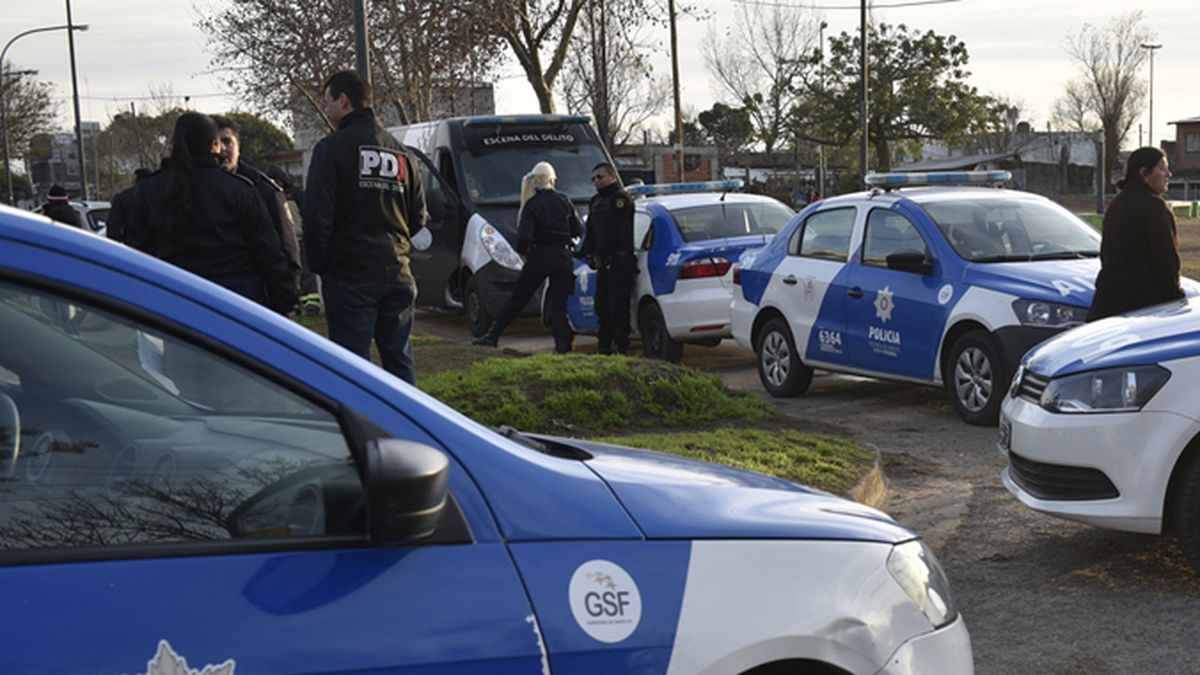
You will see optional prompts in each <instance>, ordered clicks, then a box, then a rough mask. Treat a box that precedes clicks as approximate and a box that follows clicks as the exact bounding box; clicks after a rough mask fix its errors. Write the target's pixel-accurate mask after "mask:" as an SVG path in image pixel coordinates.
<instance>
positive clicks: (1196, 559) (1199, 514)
mask: <svg viewBox="0 0 1200 675" xmlns="http://www.w3.org/2000/svg"><path fill="white" fill-rule="evenodd" d="M1175 480H1176V481H1177V483H1176V488H1175V490H1174V496H1173V497H1172V499H1171V503H1170V504H1168V505H1167V508H1169V509H1170V510H1171V512H1170V514H1169V516H1170V521H1171V526H1172V529H1174V530H1175V538H1176V539H1177V540H1178V541H1179V550H1180V551H1182V552H1183V557H1184V558H1186V559H1187V561H1188V563H1189V564H1190V565H1191V566H1192V569H1194V570H1196V572H1197V573H1200V456H1194V457H1192V458H1191V459H1190V460H1189V461H1188V463H1187V464H1186V465H1185V466H1183V467H1182V468H1181V469H1180V470H1179V475H1178V476H1177V477H1176V479H1175Z"/></svg>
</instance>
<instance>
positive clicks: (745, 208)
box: [567, 180, 795, 362]
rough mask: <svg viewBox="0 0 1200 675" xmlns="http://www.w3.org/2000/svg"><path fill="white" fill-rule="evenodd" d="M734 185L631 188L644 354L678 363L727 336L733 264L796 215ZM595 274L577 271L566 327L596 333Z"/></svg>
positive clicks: (637, 312) (635, 313) (634, 309)
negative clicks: (686, 349) (690, 347)
mask: <svg viewBox="0 0 1200 675" xmlns="http://www.w3.org/2000/svg"><path fill="white" fill-rule="evenodd" d="M742 186H743V183H742V181H740V180H724V181H707V182H699V183H672V184H664V185H636V186H632V187H630V188H629V189H628V192H629V193H630V194H631V195H633V196H635V197H639V199H637V202H636V209H635V213H634V219H633V230H634V246H635V249H636V251H635V253H636V255H637V265H638V275H637V278H636V280H635V282H634V289H633V299H632V301H631V303H630V311H631V313H632V317H631V325H633V326H635V327H636V329H637V332H638V333H639V334H640V335H641V338H642V345H643V349H644V351H645V353H646V356H648V357H650V358H656V359H664V360H667V361H672V362H677V361H679V359H680V358H681V356H682V354H683V345H684V344H688V343H691V344H702V345H706V346H715V345H716V344H718V343H719V342H720V341H721V340H723V339H725V338H729V337H731V336H732V334H731V333H730V329H729V302H730V299H731V296H732V294H733V273H732V267H733V263H734V262H735V261H737V259H738V258H739V257H740V256H741V254H742V253H743V252H744V251H746V250H748V249H752V248H759V247H762V246H763V245H765V244H766V243H767V242H768V241H770V240H771V238H772V237H774V236H775V233H776V232H778V231H779V230H780V228H782V227H783V226H784V225H786V224H787V222H788V221H789V220H791V218H792V216H794V215H795V211H793V210H792V209H791V208H789V207H788V206H786V205H785V204H783V203H782V202H779V201H778V200H776V199H773V198H771V197H767V196H764V195H752V194H743V193H739V192H734V190H739V189H741V188H742ZM595 287H596V273H595V271H593V270H591V269H590V268H588V266H587V265H584V264H582V263H577V264H576V266H575V293H574V294H573V295H572V296H571V297H570V298H569V299H568V301H567V311H568V314H569V315H570V318H571V324H572V327H573V328H574V329H575V330H576V331H577V332H581V333H594V332H595V331H596V314H595V311H594V306H593V303H594V299H595V294H596V288H595Z"/></svg>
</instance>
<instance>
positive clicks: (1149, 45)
mask: <svg viewBox="0 0 1200 675" xmlns="http://www.w3.org/2000/svg"><path fill="white" fill-rule="evenodd" d="M1142 49H1147V50H1149V51H1150V146H1151V147H1154V52H1156V51H1158V50H1160V49H1162V45H1161V44H1156V43H1152V42H1143V43H1142Z"/></svg>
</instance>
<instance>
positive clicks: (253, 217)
mask: <svg viewBox="0 0 1200 675" xmlns="http://www.w3.org/2000/svg"><path fill="white" fill-rule="evenodd" d="M171 175H172V171H171V169H167V170H165V171H159V172H158V173H156V174H154V175H153V176H151V177H149V178H147V179H145V180H143V181H141V182H140V183H138V184H137V185H136V186H135V188H134V190H135V191H136V206H135V209H134V213H133V215H132V217H131V218H130V222H129V223H128V224H127V227H126V232H125V243H127V244H128V245H130V246H132V247H134V248H137V249H140V250H142V251H145V252H147V253H149V254H151V255H153V256H156V257H158V258H161V259H163V260H166V261H167V262H170V263H173V264H175V265H178V266H179V267H182V268H184V269H185V270H188V271H189V272H192V273H194V274H197V275H199V276H202V277H205V278H206V279H216V278H220V277H228V276H234V275H254V276H257V277H258V278H259V279H260V280H261V281H262V284H263V288H264V290H265V291H266V295H267V305H268V306H269V307H270V308H271V309H274V310H275V311H277V312H280V313H286V312H289V311H291V310H292V309H293V308H294V307H295V305H296V286H295V284H294V283H293V281H292V271H291V268H290V266H289V264H288V261H287V259H286V258H285V257H284V255H283V251H282V249H281V248H280V245H279V237H278V236H276V234H275V228H274V227H273V226H272V225H271V219H270V217H269V216H268V215H267V209H266V206H264V205H263V202H262V199H261V198H260V197H259V196H258V191H256V190H255V189H254V187H253V186H252V185H251V184H250V181H248V180H246V179H245V178H241V177H239V176H235V175H234V174H232V173H229V172H228V171H225V170H223V169H222V168H221V167H220V165H219V164H218V163H217V158H216V156H215V155H206V156H204V157H201V158H197V159H196V160H195V166H193V167H192V175H191V183H190V187H191V194H192V198H191V206H190V208H189V209H188V221H187V222H186V223H184V224H183V226H182V227H178V228H176V229H172V228H171V227H170V226H169V225H168V223H170V219H169V218H168V213H167V182H168V181H169V180H170V178H171Z"/></svg>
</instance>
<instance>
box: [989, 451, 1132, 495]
mask: <svg viewBox="0 0 1200 675" xmlns="http://www.w3.org/2000/svg"><path fill="white" fill-rule="evenodd" d="M1008 467H1009V472H1008V475H1009V477H1011V478H1012V479H1013V482H1015V483H1016V484H1017V485H1019V486H1021V489H1022V490H1025V491H1026V492H1028V493H1029V494H1031V495H1033V496H1034V497H1037V498H1038V499H1054V500H1062V501H1082V500H1090V499H1115V498H1117V497H1119V496H1121V493H1120V492H1118V491H1117V487H1116V486H1115V485H1113V484H1112V481H1110V480H1109V479H1108V476H1105V475H1104V472H1102V471H1100V470H1098V469H1089V468H1086V467H1081V466H1065V465H1062V464H1046V463H1043V462H1035V461H1033V460H1032V459H1026V458H1024V457H1022V456H1020V455H1018V454H1016V453H1015V452H1010V453H1008Z"/></svg>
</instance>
